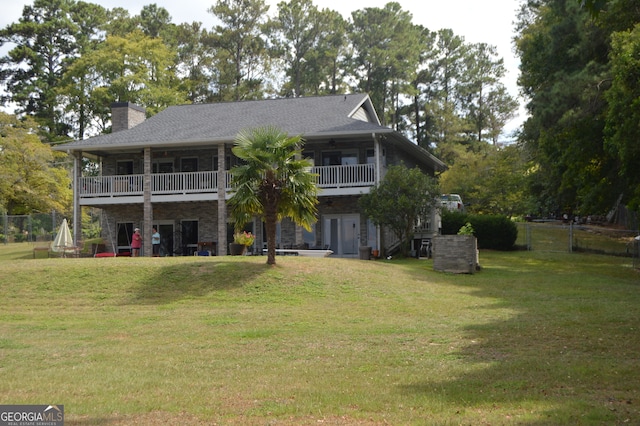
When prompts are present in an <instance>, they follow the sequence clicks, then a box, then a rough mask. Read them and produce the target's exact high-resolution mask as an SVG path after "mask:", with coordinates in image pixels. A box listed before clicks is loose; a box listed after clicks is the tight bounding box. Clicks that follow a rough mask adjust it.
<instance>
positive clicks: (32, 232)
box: [0, 212, 64, 244]
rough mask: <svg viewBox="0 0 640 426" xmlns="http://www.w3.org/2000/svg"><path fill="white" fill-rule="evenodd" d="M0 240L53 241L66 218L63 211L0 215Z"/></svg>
mask: <svg viewBox="0 0 640 426" xmlns="http://www.w3.org/2000/svg"><path fill="white" fill-rule="evenodd" d="M0 218H1V219H0V220H1V221H2V223H1V226H0V242H2V243H3V244H8V243H21V242H33V243H35V242H40V241H53V239H54V238H55V236H56V233H57V232H58V229H59V228H60V224H61V223H62V220H63V219H64V216H63V215H62V214H61V213H56V212H52V213H38V214H31V215H7V214H4V215H2V216H0Z"/></svg>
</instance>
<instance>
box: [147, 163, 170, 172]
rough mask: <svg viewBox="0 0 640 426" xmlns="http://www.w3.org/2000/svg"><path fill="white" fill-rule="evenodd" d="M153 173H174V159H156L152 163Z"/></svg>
mask: <svg viewBox="0 0 640 426" xmlns="http://www.w3.org/2000/svg"><path fill="white" fill-rule="evenodd" d="M151 172H152V173H173V160H155V161H154V162H153V164H152V170H151Z"/></svg>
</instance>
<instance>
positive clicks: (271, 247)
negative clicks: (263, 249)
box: [264, 203, 278, 265]
mask: <svg viewBox="0 0 640 426" xmlns="http://www.w3.org/2000/svg"><path fill="white" fill-rule="evenodd" d="M276 209H277V207H276V206H275V205H271V203H269V204H267V205H265V215H264V226H265V228H266V231H267V265H275V264H276V224H277V222H278V215H277V213H276V211H277V210H276Z"/></svg>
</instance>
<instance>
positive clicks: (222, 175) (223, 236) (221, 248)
mask: <svg viewBox="0 0 640 426" xmlns="http://www.w3.org/2000/svg"><path fill="white" fill-rule="evenodd" d="M226 170H227V165H226V155H225V147H224V143H221V144H220V145H218V247H217V250H216V251H217V253H216V254H217V255H218V256H226V255H227V192H226V186H227V173H226Z"/></svg>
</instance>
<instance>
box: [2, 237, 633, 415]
mask: <svg viewBox="0 0 640 426" xmlns="http://www.w3.org/2000/svg"><path fill="white" fill-rule="evenodd" d="M16 247H19V248H20V250H23V251H22V252H20V250H16ZM31 257H32V253H31V250H30V246H28V245H24V246H21V245H15V244H14V245H9V246H0V377H2V380H0V401H2V403H3V404H63V405H64V406H65V420H66V423H65V424H67V425H109V426H112V425H130V424H136V425H158V424H172V425H205V424H206V425H208V424H221V425H246V424H249V425H264V424H272V425H298V424H305V425H312V424H313V425H317V424H330V425H353V424H355V425H382V424H393V425H404V424H419V425H423V424H434V425H514V424H520V425H547V424H555V425H576V424H580V425H592V424H593V425H612V424H620V425H622V424H640V330H639V328H640V273H639V272H638V271H637V270H634V269H633V268H631V267H630V266H628V265H621V259H620V258H611V257H606V256H599V255H586V254H573V255H570V254H563V253H537V252H511V253H499V252H481V253H480V260H481V263H482V265H483V267H484V269H483V270H482V271H481V272H480V273H477V274H475V275H450V274H443V273H437V272H434V271H433V270H432V263H431V261H425V260H420V261H418V260H414V259H406V260H392V261H360V260H347V259H331V258H325V259H313V258H302V257H279V258H278V265H277V266H276V267H268V266H267V265H266V264H265V258H264V257H212V258H206V257H176V258H137V259H134V258H105V259H93V258H88V259H35V260H33V259H31ZM623 261H625V260H623ZM629 262H630V260H629Z"/></svg>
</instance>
